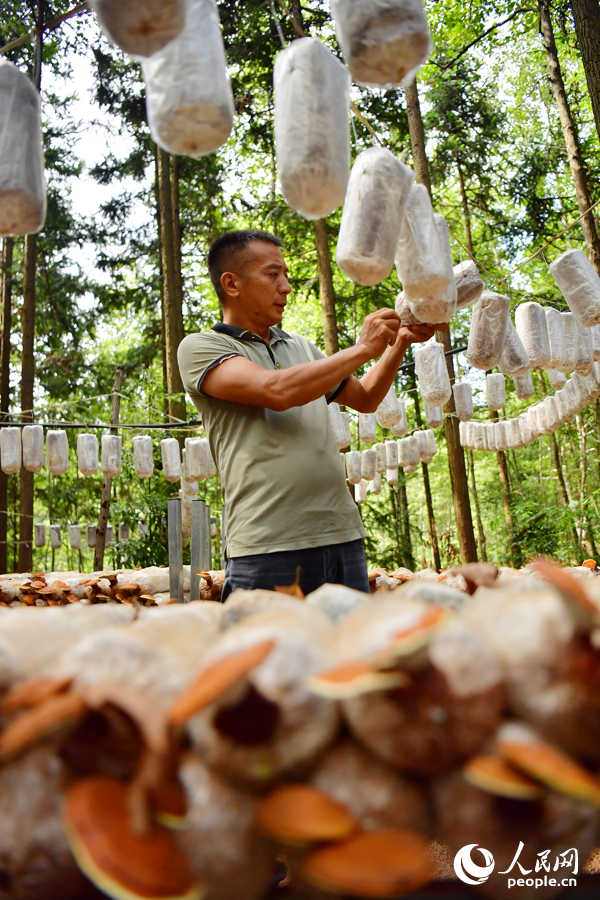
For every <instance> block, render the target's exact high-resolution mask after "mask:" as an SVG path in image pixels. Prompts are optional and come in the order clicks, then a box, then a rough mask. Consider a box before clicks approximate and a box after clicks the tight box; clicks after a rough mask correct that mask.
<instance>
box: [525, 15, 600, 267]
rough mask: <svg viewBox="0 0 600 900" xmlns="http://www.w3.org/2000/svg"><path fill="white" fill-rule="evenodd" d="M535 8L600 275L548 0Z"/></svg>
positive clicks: (599, 248)
mask: <svg viewBox="0 0 600 900" xmlns="http://www.w3.org/2000/svg"><path fill="white" fill-rule="evenodd" d="M538 9H539V13H540V30H541V32H542V37H543V40H544V49H545V51H546V60H547V64H548V77H549V80H550V85H551V87H552V93H553V94H554V100H555V101H556V106H557V107H558V115H559V118H560V124H561V128H562V132H563V137H564V141H565V146H566V149H567V156H568V158H569V166H570V168H571V175H572V177H573V184H574V185H575V196H576V198H577V206H578V209H579V215H580V216H581V224H582V227H583V234H584V236H585V243H586V247H587V252H588V256H589V258H590V261H591V262H592V263H593V265H594V268H595V269H596V271H597V272H598V273H599V274H600V238H599V237H598V229H597V227H596V219H595V217H594V213H593V212H591V211H590V207H591V206H592V202H593V201H592V192H591V190H590V181H589V177H588V172H587V169H586V166H585V163H584V161H583V155H582V152H581V143H580V140H579V133H578V131H577V125H576V123H575V119H574V116H573V113H572V111H571V107H570V105H569V99H568V97H567V91H566V89H565V83H564V79H563V76H562V71H561V67H560V60H559V58H558V50H557V48H556V40H555V37H554V27H553V25H552V15H551V10H550V0H538Z"/></svg>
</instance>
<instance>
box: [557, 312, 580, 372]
mask: <svg viewBox="0 0 600 900" xmlns="http://www.w3.org/2000/svg"><path fill="white" fill-rule="evenodd" d="M560 315H561V319H562V322H563V332H564V335H565V356H564V360H563V362H562V364H561V365H560V366H558V370H559V372H564V373H565V374H566V373H567V372H572V371H573V370H574V369H575V366H576V364H577V352H578V344H579V330H580V329H579V323H578V322H577V319H576V318H575V316H574V315H573V313H561V314H560Z"/></svg>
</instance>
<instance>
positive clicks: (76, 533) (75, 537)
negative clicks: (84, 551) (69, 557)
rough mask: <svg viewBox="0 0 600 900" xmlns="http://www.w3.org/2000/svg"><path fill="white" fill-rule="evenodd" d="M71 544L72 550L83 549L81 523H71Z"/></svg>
mask: <svg viewBox="0 0 600 900" xmlns="http://www.w3.org/2000/svg"><path fill="white" fill-rule="evenodd" d="M69 545H70V547H71V550H81V528H80V526H79V525H69Z"/></svg>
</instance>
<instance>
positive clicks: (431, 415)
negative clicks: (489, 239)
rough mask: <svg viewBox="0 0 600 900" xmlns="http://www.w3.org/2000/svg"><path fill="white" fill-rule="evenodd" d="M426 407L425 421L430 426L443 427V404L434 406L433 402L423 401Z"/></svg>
mask: <svg viewBox="0 0 600 900" xmlns="http://www.w3.org/2000/svg"><path fill="white" fill-rule="evenodd" d="M423 405H424V407H425V421H426V422H427V424H428V425H429V427H430V428H441V427H442V425H443V424H444V416H443V414H442V407H441V406H432V405H431V403H427V402H426V401H423Z"/></svg>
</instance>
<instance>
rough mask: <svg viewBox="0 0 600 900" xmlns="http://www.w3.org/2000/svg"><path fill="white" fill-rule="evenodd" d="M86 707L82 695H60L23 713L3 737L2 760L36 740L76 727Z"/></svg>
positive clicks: (0, 747) (8, 726)
mask: <svg viewBox="0 0 600 900" xmlns="http://www.w3.org/2000/svg"><path fill="white" fill-rule="evenodd" d="M86 711H87V707H86V704H85V701H84V699H83V698H82V697H81V696H80V695H79V694H75V693H72V694H58V695H57V696H53V697H50V698H49V699H47V700H46V701H45V702H44V703H40V704H39V705H38V706H35V707H34V708H33V709H29V710H27V711H26V712H23V713H21V715H19V716H17V717H16V718H15V719H13V720H12V722H9V724H8V725H7V726H6V728H5V729H4V731H3V732H2V734H0V760H4V759H9V758H10V757H11V756H14V755H15V754H17V753H20V752H22V751H23V750H25V749H27V748H28V747H30V746H31V745H32V744H33V743H35V742H36V741H40V740H43V739H44V738H47V737H50V736H51V735H52V734H54V733H55V732H57V731H60V730H62V729H65V728H70V727H73V726H74V725H76V724H77V722H79V720H80V719H81V717H82V716H83V715H85V713H86Z"/></svg>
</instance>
